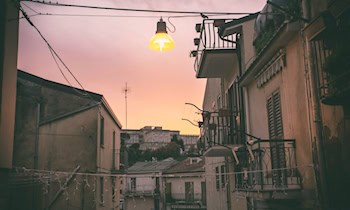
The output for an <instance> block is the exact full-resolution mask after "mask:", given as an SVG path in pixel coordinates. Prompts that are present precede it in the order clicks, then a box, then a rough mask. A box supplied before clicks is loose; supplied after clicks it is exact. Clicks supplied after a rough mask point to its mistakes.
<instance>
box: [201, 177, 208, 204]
mask: <svg viewBox="0 0 350 210" xmlns="http://www.w3.org/2000/svg"><path fill="white" fill-rule="evenodd" d="M206 188H207V187H206V185H205V182H201V192H202V203H203V204H204V205H206V204H207V189H206Z"/></svg>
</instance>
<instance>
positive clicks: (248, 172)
mask: <svg viewBox="0 0 350 210" xmlns="http://www.w3.org/2000/svg"><path fill="white" fill-rule="evenodd" d="M247 147H248V150H247V151H246V150H245V151H240V153H239V160H240V164H239V165H237V166H236V167H235V171H236V173H237V174H236V176H235V183H236V184H235V185H236V186H235V188H236V190H237V191H278V190H295V189H300V187H301V179H300V175H299V173H298V170H297V163H296V153H295V140H284V139H273V140H258V141H257V142H255V143H254V144H253V145H251V146H247ZM249 147H250V148H249Z"/></svg>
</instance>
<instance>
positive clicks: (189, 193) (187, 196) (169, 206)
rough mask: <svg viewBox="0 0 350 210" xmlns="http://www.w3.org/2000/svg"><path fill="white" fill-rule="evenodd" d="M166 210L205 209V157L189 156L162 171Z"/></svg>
mask: <svg viewBox="0 0 350 210" xmlns="http://www.w3.org/2000/svg"><path fill="white" fill-rule="evenodd" d="M163 180H164V183H165V184H164V187H165V190H164V192H165V195H164V199H163V202H164V206H165V208H164V209H166V210H177V209H183V210H185V209H197V210H203V209H207V199H208V198H207V189H206V178H205V159H204V158H199V157H189V158H187V159H185V160H183V161H181V162H179V163H178V164H176V165H175V166H173V167H171V168H169V169H168V170H167V171H166V172H165V173H164V178H163Z"/></svg>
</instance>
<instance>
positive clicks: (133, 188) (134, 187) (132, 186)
mask: <svg viewBox="0 0 350 210" xmlns="http://www.w3.org/2000/svg"><path fill="white" fill-rule="evenodd" d="M135 190H136V178H131V191H135Z"/></svg>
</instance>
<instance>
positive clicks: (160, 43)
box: [149, 18, 174, 52]
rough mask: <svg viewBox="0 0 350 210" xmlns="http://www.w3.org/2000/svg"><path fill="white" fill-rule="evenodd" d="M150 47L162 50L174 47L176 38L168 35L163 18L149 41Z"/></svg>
mask: <svg viewBox="0 0 350 210" xmlns="http://www.w3.org/2000/svg"><path fill="white" fill-rule="evenodd" d="M149 48H150V49H152V50H156V51H160V52H163V51H167V50H171V49H173V48H174V40H173V39H172V38H171V37H170V36H169V35H168V33H167V30H166V23H165V22H164V21H163V19H162V18H160V21H158V23H157V31H156V34H155V35H154V36H153V37H152V39H151V41H150V43H149Z"/></svg>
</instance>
